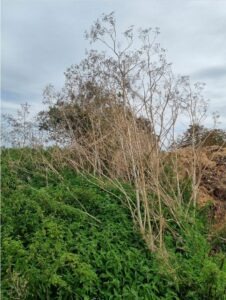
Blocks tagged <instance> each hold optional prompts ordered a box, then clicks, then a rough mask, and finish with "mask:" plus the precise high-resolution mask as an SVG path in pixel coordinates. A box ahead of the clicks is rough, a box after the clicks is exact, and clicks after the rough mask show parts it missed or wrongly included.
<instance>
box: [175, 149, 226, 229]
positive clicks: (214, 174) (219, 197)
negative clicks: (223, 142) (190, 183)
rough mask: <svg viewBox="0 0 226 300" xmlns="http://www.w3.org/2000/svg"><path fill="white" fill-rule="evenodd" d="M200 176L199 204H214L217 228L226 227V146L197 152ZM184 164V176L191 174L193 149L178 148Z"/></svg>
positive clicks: (213, 215) (214, 221) (214, 218)
mask: <svg viewBox="0 0 226 300" xmlns="http://www.w3.org/2000/svg"><path fill="white" fill-rule="evenodd" d="M197 155H198V157H197V159H198V161H199V165H198V170H199V171H198V173H199V174H201V177H200V188H199V198H198V201H199V205H200V206H204V205H205V204H207V203H211V204H212V205H211V206H212V217H213V223H214V227H216V229H219V230H221V229H223V228H225V229H226V147H224V148H222V147H219V146H210V147H205V148H202V149H201V150H200V151H199V153H198V154H197ZM178 156H179V160H180V161H181V163H182V165H183V168H182V170H183V173H184V174H183V176H185V175H186V174H189V172H190V170H191V164H192V161H191V160H192V157H193V156H192V149H191V148H183V149H180V150H178Z"/></svg>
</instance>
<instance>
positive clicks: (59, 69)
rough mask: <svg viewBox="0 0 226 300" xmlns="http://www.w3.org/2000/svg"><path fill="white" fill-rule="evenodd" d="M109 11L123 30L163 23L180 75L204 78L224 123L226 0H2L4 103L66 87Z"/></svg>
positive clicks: (34, 100)
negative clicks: (93, 29)
mask: <svg viewBox="0 0 226 300" xmlns="http://www.w3.org/2000/svg"><path fill="white" fill-rule="evenodd" d="M111 11H115V13H116V17H117V20H118V28H119V31H123V30H124V29H125V28H126V27H128V26H129V25H131V24H134V25H136V26H138V27H150V26H151V27H156V26H158V27H160V31H161V35H160V42H161V44H162V45H163V47H165V48H166V49H167V56H168V59H169V61H171V62H173V68H174V70H175V72H177V73H179V74H183V75H185V74H186V75H191V78H192V80H193V81H204V82H206V83H207V86H206V91H205V95H206V97H207V98H209V99H210V100H211V101H210V109H211V111H214V110H218V111H220V113H221V115H222V125H221V126H222V127H224V128H226V78H225V68H226V65H225V63H226V51H225V49H226V31H225V28H226V1H225V0H189V1H188V0H170V1H169V0H139V1H138V0H124V1H119V0H114V1H113V0H112V1H111V0H33V1H30V0H17V1H15V0H3V1H2V90H3V94H2V98H3V100H4V105H3V108H4V107H5V109H6V110H10V107H11V108H12V107H15V105H16V104H19V103H21V102H24V100H25V101H29V102H30V103H33V104H35V105H36V107H37V106H39V105H41V99H42V90H43V88H44V87H45V85H46V84H48V83H53V84H54V85H56V86H57V87H60V86H62V85H63V82H64V75H63V72H64V71H65V70H66V68H67V67H68V66H70V65H71V64H73V63H78V62H79V61H80V60H81V59H82V57H83V56H84V50H85V48H86V47H88V44H87V42H86V41H85V40H84V31H85V30H86V29H87V28H89V26H90V25H91V24H92V22H93V20H95V19H96V18H97V17H98V16H99V15H100V14H101V13H103V12H106V13H108V12H111ZM6 103H8V104H7V105H6Z"/></svg>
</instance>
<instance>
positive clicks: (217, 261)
mask: <svg viewBox="0 0 226 300" xmlns="http://www.w3.org/2000/svg"><path fill="white" fill-rule="evenodd" d="M28 155H33V158H34V159H33V160H27V156H28ZM42 155H43V153H42ZM44 155H47V157H48V155H49V153H48V151H47V152H46V154H44ZM40 157H41V156H40V153H35V152H34V153H31V150H29V149H25V150H24V149H22V150H17V151H15V150H10V151H7V152H6V153H3V156H2V158H3V159H2V170H3V172H4V174H3V179H2V225H3V227H2V297H3V299H25V300H26V299H76V300H77V299H98V300H99V299H147V300H149V299H216V300H217V299H218V300H223V299H225V298H224V292H225V283H226V277H225V276H226V270H225V263H224V258H225V255H224V253H223V252H219V253H218V254H217V255H214V256H213V255H210V254H211V247H210V245H209V243H208V242H207V237H206V234H207V232H206V228H205V226H204V224H203V218H201V217H200V216H199V215H198V214H197V216H196V219H194V218H193V214H192V213H191V221H190V224H186V223H185V224H184V230H183V231H182V232H181V235H180V237H179V236H178V237H175V236H172V234H171V232H170V231H169V232H167V235H166V246H167V253H168V256H165V257H162V256H160V255H159V254H158V253H156V254H151V253H150V252H149V251H148V250H147V249H146V247H145V244H144V243H143V241H142V239H141V238H140V236H139V234H138V233H137V232H136V229H135V227H134V225H133V223H132V220H131V218H130V213H129V212H128V210H127V208H126V207H124V206H123V205H122V203H121V201H120V200H119V199H118V198H116V197H114V196H113V195H112V194H109V193H107V192H105V191H103V190H102V189H100V188H98V187H96V186H95V185H93V184H91V183H90V181H89V180H88V178H85V177H81V176H79V175H76V174H75V173H74V172H73V171H72V170H70V169H68V168H65V167H62V168H61V169H58V172H60V175H61V176H60V177H59V176H56V174H55V173H54V172H53V171H52V170H48V172H47V173H45V176H43V167H42V164H41V161H40ZM49 157H50V156H49ZM21 170H22V172H21ZM45 172H46V170H45ZM28 176H29V179H28ZM62 178H63V180H62ZM107 186H108V189H109V190H111V192H114V193H117V195H118V196H121V197H122V195H120V192H119V191H116V190H115V188H114V187H112V186H111V185H110V184H109V183H106V186H105V188H106V187H107ZM128 192H131V193H132V189H131V191H130V187H129V186H128ZM187 192H188V191H187ZM172 226H173V224H172Z"/></svg>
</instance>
